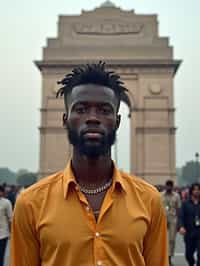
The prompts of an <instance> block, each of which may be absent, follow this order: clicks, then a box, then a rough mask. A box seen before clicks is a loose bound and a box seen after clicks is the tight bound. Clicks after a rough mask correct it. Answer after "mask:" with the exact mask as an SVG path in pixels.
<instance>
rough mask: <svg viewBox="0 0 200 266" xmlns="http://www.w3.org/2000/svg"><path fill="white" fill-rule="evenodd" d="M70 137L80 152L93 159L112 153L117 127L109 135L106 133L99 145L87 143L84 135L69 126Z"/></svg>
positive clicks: (71, 142) (70, 140)
mask: <svg viewBox="0 0 200 266" xmlns="http://www.w3.org/2000/svg"><path fill="white" fill-rule="evenodd" d="M67 133H68V139H69V142H70V144H72V145H73V146H74V148H76V149H77V150H78V151H79V152H80V154H82V155H85V156H87V157H89V158H91V159H96V158H98V157H99V156H102V155H104V156H105V155H107V154H110V149H111V146H112V145H113V144H114V143H115V139H116V129H113V130H112V131H111V132H110V133H108V134H107V135H104V136H103V138H102V140H101V142H100V143H99V144H98V145H89V144H87V143H86V141H85V140H84V138H83V136H82V135H79V134H78V133H77V131H76V130H74V129H72V128H70V127H69V126H67Z"/></svg>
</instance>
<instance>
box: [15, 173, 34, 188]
mask: <svg viewBox="0 0 200 266" xmlns="http://www.w3.org/2000/svg"><path fill="white" fill-rule="evenodd" d="M36 181H37V174H36V173H30V172H29V173H22V174H21V175H18V176H17V184H18V185H20V186H23V187H29V186H31V185H33V184H34V183H35V182H36Z"/></svg>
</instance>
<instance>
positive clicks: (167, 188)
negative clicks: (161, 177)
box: [166, 184, 173, 193]
mask: <svg viewBox="0 0 200 266" xmlns="http://www.w3.org/2000/svg"><path fill="white" fill-rule="evenodd" d="M166 190H167V192H169V193H171V192H172V190H173V186H172V185H169V184H168V185H166Z"/></svg>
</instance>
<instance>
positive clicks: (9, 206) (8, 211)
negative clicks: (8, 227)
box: [6, 200, 12, 222]
mask: <svg viewBox="0 0 200 266" xmlns="http://www.w3.org/2000/svg"><path fill="white" fill-rule="evenodd" d="M6 217H7V219H8V222H11V219H12V204H11V202H10V201H9V200H8V201H7V204H6Z"/></svg>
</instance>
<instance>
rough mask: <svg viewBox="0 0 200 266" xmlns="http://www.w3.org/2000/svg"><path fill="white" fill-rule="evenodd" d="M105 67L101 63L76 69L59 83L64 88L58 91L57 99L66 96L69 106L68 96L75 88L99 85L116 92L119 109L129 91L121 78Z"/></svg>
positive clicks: (103, 63)
mask: <svg viewBox="0 0 200 266" xmlns="http://www.w3.org/2000/svg"><path fill="white" fill-rule="evenodd" d="M105 66H106V64H105V62H102V61H99V62H98V63H97V64H86V65H83V66H80V67H76V68H74V69H73V70H72V72H71V73H69V74H67V75H66V76H65V77H64V78H63V79H62V80H61V81H58V84H61V85H62V87H61V88H60V89H59V90H58V92H57V94H56V97H59V96H62V95H64V100H65V105H66V106H67V96H68V94H69V93H70V92H71V91H72V89H73V88H74V87H76V86H78V85H82V84H91V83H92V84H98V85H102V86H106V87H109V88H111V89H112V90H113V91H114V93H115V95H116V97H117V99H118V108H119V104H120V101H121V99H122V96H123V95H124V94H126V91H127V89H126V88H125V87H124V83H123V82H122V81H121V80H120V76H119V75H117V74H116V73H115V72H114V71H107V70H106V67H105Z"/></svg>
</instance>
